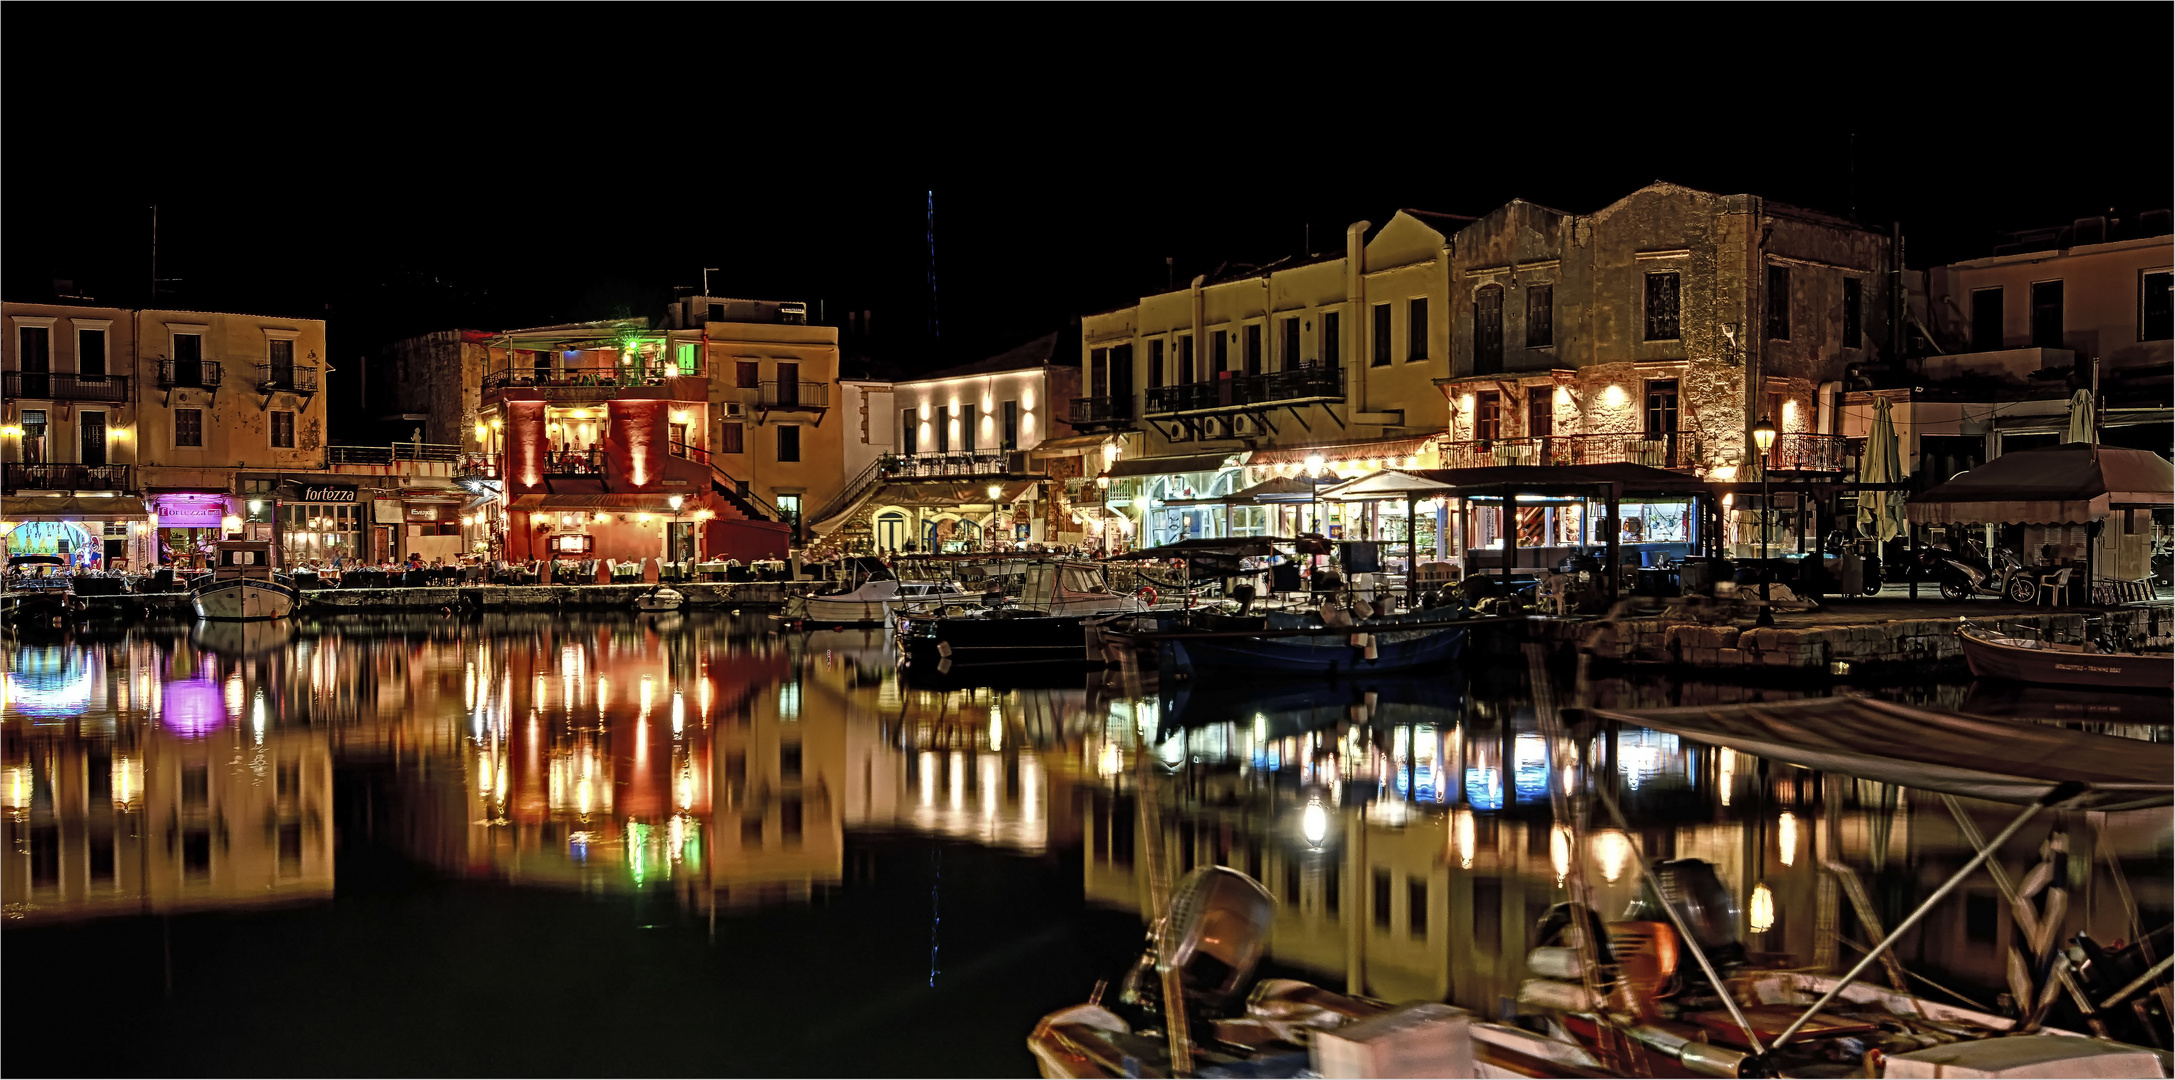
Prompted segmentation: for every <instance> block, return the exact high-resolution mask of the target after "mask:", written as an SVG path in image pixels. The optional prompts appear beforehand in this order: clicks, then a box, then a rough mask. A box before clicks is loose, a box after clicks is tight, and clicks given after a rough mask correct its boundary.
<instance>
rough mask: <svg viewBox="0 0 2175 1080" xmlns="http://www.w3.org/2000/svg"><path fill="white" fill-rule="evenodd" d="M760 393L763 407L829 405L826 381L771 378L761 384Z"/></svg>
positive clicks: (819, 406)
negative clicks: (777, 379) (781, 380)
mask: <svg viewBox="0 0 2175 1080" xmlns="http://www.w3.org/2000/svg"><path fill="white" fill-rule="evenodd" d="M762 394H763V397H762V401H763V405H762V407H763V408H765V409H827V408H830V406H831V387H830V384H828V383H819V382H778V381H775V380H773V381H771V382H766V383H764V384H763V388H762Z"/></svg>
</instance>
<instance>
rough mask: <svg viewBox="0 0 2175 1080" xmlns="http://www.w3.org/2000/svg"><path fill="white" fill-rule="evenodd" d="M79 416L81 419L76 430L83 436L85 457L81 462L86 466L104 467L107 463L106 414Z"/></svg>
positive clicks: (95, 413)
mask: <svg viewBox="0 0 2175 1080" xmlns="http://www.w3.org/2000/svg"><path fill="white" fill-rule="evenodd" d="M78 415H79V416H80V417H81V419H79V420H77V421H76V430H77V431H79V432H81V433H82V436H83V456H82V458H80V459H79V460H81V461H82V462H83V464H85V465H104V464H105V463H106V414H105V413H102V412H87V413H80V414H78Z"/></svg>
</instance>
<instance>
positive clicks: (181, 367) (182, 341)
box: [174, 334, 204, 386]
mask: <svg viewBox="0 0 2175 1080" xmlns="http://www.w3.org/2000/svg"><path fill="white" fill-rule="evenodd" d="M174 385H175V386H202V385H204V338H203V335H201V334H175V335H174Z"/></svg>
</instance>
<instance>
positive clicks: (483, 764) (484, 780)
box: [476, 754, 493, 797]
mask: <svg viewBox="0 0 2175 1080" xmlns="http://www.w3.org/2000/svg"><path fill="white" fill-rule="evenodd" d="M492 776H493V772H492V769H491V755H489V754H479V755H477V760H476V790H477V791H478V792H481V793H482V794H483V795H485V796H486V797H488V796H489V795H490V794H491V780H492Z"/></svg>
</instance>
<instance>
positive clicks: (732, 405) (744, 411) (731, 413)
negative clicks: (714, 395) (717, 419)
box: [721, 401, 748, 420]
mask: <svg viewBox="0 0 2175 1080" xmlns="http://www.w3.org/2000/svg"><path fill="white" fill-rule="evenodd" d="M722 404H723V406H724V409H725V411H724V412H723V413H722V414H721V415H722V416H723V417H724V418H725V419H727V420H745V419H747V418H748V404H747V402H744V401H727V402H723V403H722Z"/></svg>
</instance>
